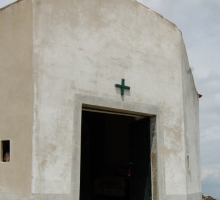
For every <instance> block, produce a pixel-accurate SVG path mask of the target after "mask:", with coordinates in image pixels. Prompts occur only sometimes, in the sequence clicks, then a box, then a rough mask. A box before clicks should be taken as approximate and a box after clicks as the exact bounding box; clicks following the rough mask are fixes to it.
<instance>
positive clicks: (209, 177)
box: [0, 0, 220, 200]
mask: <svg viewBox="0 0 220 200" xmlns="http://www.w3.org/2000/svg"><path fill="white" fill-rule="evenodd" d="M139 1H140V2H141V3H143V4H145V5H146V6H147V7H149V8H150V9H152V10H154V11H156V12H158V13H160V14H162V15H163V16H164V17H165V18H167V19H169V20H170V21H172V22H174V23H175V24H176V25H177V27H178V28H179V29H180V30H181V31H182V33H183V38H184V41H185V44H186V49H187V53H188V57H189V63H190V66H191V68H192V72H193V75H194V79H195V83H196V87H197V90H198V92H199V93H201V94H202V95H203V97H202V98H201V99H200V133H201V169H202V187H203V192H204V193H205V194H206V195H212V196H214V197H216V198H217V199H218V200H220V0H139ZM11 2H14V1H13V0H0V7H3V6H5V5H7V4H8V3H11Z"/></svg>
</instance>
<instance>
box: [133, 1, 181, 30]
mask: <svg viewBox="0 0 220 200" xmlns="http://www.w3.org/2000/svg"><path fill="white" fill-rule="evenodd" d="M136 1H137V0H136ZM137 3H139V4H140V5H141V6H143V7H145V8H147V9H148V10H150V11H152V12H153V13H155V14H156V15H158V16H159V17H161V18H163V19H164V20H165V21H167V22H168V23H169V24H171V25H172V26H173V27H175V28H177V29H178V30H179V31H180V33H181V34H182V31H181V30H180V29H179V28H178V27H177V26H176V24H174V23H173V22H171V21H170V20H168V19H166V18H165V17H164V16H163V15H161V14H159V13H157V12H156V11H154V10H151V9H150V8H149V7H147V6H145V5H144V4H142V3H140V2H138V1H137Z"/></svg>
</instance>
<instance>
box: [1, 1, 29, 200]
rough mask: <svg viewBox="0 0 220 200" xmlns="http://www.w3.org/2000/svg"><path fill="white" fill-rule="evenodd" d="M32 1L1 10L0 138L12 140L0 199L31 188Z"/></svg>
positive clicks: (19, 195)
mask: <svg viewBox="0 0 220 200" xmlns="http://www.w3.org/2000/svg"><path fill="white" fill-rule="evenodd" d="M32 37H33V32H32V3H31V1H23V2H20V3H19V4H14V5H11V6H10V7H8V8H5V9H4V10H0V61H1V67H0V96H1V98H0V113H1V115H0V140H10V141H11V152H10V162H8V163H4V162H2V161H0V199H1V200H6V199H7V200H9V199H13V200H15V199H16V200H18V199H19V200H26V199H29V195H30V192H31V171H32V169H31V164H32V163H31V153H32V124H33V68H32V55H33V45H32V42H33V40H32Z"/></svg>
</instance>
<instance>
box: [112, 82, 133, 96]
mask: <svg viewBox="0 0 220 200" xmlns="http://www.w3.org/2000/svg"><path fill="white" fill-rule="evenodd" d="M115 87H118V88H121V95H124V90H125V89H127V90H130V87H129V86H125V79H121V85H120V84H115Z"/></svg>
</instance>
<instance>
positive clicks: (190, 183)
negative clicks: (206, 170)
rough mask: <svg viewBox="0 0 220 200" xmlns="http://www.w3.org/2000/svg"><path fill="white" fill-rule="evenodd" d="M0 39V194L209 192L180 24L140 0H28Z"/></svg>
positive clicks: (194, 199) (10, 15)
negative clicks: (203, 184)
mask: <svg viewBox="0 0 220 200" xmlns="http://www.w3.org/2000/svg"><path fill="white" fill-rule="evenodd" d="M0 47H1V48H0V60H1V67H0V77H1V78H0V81H1V84H0V96H1V98H0V112H1V116H0V140H1V144H0V145H1V157H0V158H1V161H0V200H150V199H151V200H201V198H202V197H201V183H200V181H201V180H200V178H201V176H200V145H199V95H198V93H197V90H196V88H195V84H194V80H193V75H192V73H191V70H190V67H189V63H188V58H187V53H186V49H185V45H184V42H183V38H182V34H181V32H180V30H179V29H178V28H177V27H176V26H175V25H174V24H173V23H171V22H169V21H168V20H166V19H164V18H163V17H162V16H161V15H159V14H157V13H155V12H153V11H152V10H150V9H149V8H147V7H145V6H143V5H142V4H140V3H138V2H137V1H136V0H62V1H61V0H21V1H18V2H15V3H14V4H11V5H9V6H7V7H5V8H2V9H0ZM7 156H9V158H8V157H7Z"/></svg>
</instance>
